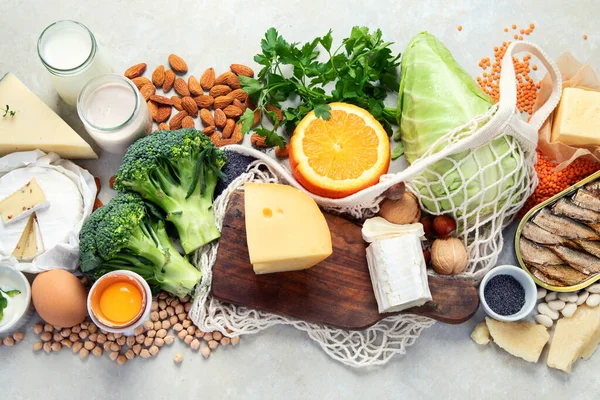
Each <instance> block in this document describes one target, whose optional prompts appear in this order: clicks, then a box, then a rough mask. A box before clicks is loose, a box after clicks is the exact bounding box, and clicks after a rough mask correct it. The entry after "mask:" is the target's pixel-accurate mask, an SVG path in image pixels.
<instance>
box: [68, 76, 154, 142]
mask: <svg viewBox="0 0 600 400" xmlns="http://www.w3.org/2000/svg"><path fill="white" fill-rule="evenodd" d="M77 113H78V114H79V118H81V121H83V125H84V126H85V129H86V130H87V131H88V133H89V134H90V136H91V137H92V138H93V139H94V140H95V141H96V143H98V145H99V146H100V147H102V148H103V149H104V150H106V151H108V152H110V153H117V154H123V153H125V150H127V147H129V145H131V144H132V143H133V142H135V141H136V140H137V139H138V138H140V137H142V136H144V135H147V134H149V133H150V132H151V131H152V118H151V116H150V111H149V110H148V106H147V105H146V102H145V101H144V98H143V97H142V94H141V93H140V91H139V90H138V88H137V87H136V86H135V85H134V84H133V82H132V81H130V80H129V79H127V78H125V77H123V76H121V75H117V74H107V75H102V76H98V77H96V78H94V79H92V80H90V81H89V82H88V83H87V84H86V85H85V86H84V87H83V89H82V90H81V93H80V94H79V98H78V99H77Z"/></svg>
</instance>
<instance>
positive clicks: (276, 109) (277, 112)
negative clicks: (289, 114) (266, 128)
mask: <svg viewBox="0 0 600 400" xmlns="http://www.w3.org/2000/svg"><path fill="white" fill-rule="evenodd" d="M267 111H272V112H274V113H275V116H276V117H277V120H279V122H281V121H283V114H282V113H281V110H280V109H279V107H275V106H274V105H272V104H268V105H267ZM267 115H269V114H267ZM269 119H271V116H270V115H269ZM271 122H275V121H271Z"/></svg>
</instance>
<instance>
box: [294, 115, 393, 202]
mask: <svg viewBox="0 0 600 400" xmlns="http://www.w3.org/2000/svg"><path fill="white" fill-rule="evenodd" d="M329 106H330V107H331V116H330V118H329V120H324V119H321V118H318V117H317V116H315V112H314V111H311V112H310V113H308V114H307V115H306V116H305V117H304V119H302V121H301V122H300V123H299V124H298V126H297V127H296V130H295V131H294V135H293V136H292V138H291V140H290V153H289V154H290V166H291V169H292V174H293V175H294V178H296V180H297V181H298V182H300V184H301V185H302V186H304V187H305V188H306V189H307V190H308V191H310V192H311V193H314V194H317V195H320V196H323V197H329V198H334V199H339V198H342V197H346V196H349V195H351V194H354V193H356V192H359V191H361V190H362V189H365V188H367V187H369V186H372V185H375V184H376V183H378V182H379V178H380V177H381V175H383V174H385V173H386V172H387V170H388V167H389V165H390V142H389V139H388V136H387V133H386V132H385V129H383V127H382V126H381V124H380V123H379V122H378V121H377V120H376V119H375V118H374V117H373V116H372V115H371V114H369V112H367V111H366V110H364V109H362V108H360V107H357V106H354V105H352V104H346V103H331V104H329Z"/></svg>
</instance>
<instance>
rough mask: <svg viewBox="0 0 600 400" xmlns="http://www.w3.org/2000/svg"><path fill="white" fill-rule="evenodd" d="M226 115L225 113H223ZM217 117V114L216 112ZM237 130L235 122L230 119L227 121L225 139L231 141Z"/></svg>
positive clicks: (224, 130) (224, 131) (224, 129)
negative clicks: (234, 131)
mask: <svg viewBox="0 0 600 400" xmlns="http://www.w3.org/2000/svg"><path fill="white" fill-rule="evenodd" d="M223 114H225V113H223ZM215 115H216V112H215ZM234 129H235V121H234V120H232V119H230V118H228V119H227V121H226V122H225V127H224V128H223V138H224V139H229V138H230V137H231V135H232V134H233V130H234Z"/></svg>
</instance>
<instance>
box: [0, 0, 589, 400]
mask: <svg viewBox="0 0 600 400" xmlns="http://www.w3.org/2000/svg"><path fill="white" fill-rule="evenodd" d="M598 10H600V1H592V0H587V1H574V2H566V1H562V0H532V1H528V2H522V1H474V0H462V1H458V0H446V1H435V0H402V1H383V0H379V1H377V0H365V1H361V2H357V1H352V2H350V1H339V0H328V1H322V0H321V1H316V0H303V1H299V0H294V1H276V2H274V1H263V0H255V1H233V0H230V1H192V0H185V1H184V0H181V1H180V0H171V1H157V0H146V1H143V2H142V1H118V2H117V1H111V0H107V1H88V0H79V1H77V0H44V1H34V0H0V75H3V74H4V73H5V72H8V71H12V72H14V73H15V74H16V75H17V76H18V77H19V78H20V79H21V80H23V81H24V82H25V84H27V85H28V86H29V87H30V88H31V89H32V90H33V91H34V92H35V93H37V94H38V95H39V96H40V97H41V98H42V99H43V100H44V101H46V103H48V104H49V105H50V106H51V107H52V108H53V109H55V110H56V111H57V112H58V113H59V114H60V115H61V116H62V117H63V118H64V119H65V120H66V121H67V122H69V123H70V124H71V125H72V126H73V127H74V128H75V129H76V130H77V131H78V132H80V133H81V134H82V136H84V137H86V136H85V132H84V129H83V126H82V124H81V122H80V121H79V119H78V117H77V114H76V112H75V111H74V110H73V109H72V108H70V107H69V106H67V105H65V104H64V103H62V102H60V101H59V100H58V98H57V95H56V94H55V92H54V90H53V89H52V86H51V83H50V79H49V77H48V75H47V74H46V71H45V70H44V68H43V66H42V65H41V63H40V62H39V60H38V57H37V54H36V41H37V38H38V35H39V34H40V32H41V31H42V29H43V28H44V27H45V26H47V25H48V24H50V23H52V22H54V21H56V20H60V19H75V20H78V21H81V22H83V23H84V24H86V25H87V26H88V27H89V28H90V29H91V30H92V31H93V32H94V33H95V34H96V36H97V38H98V39H99V41H100V43H101V44H102V45H104V46H105V47H106V48H107V49H109V50H110V52H111V53H112V57H113V63H114V66H115V68H116V70H117V71H123V70H124V69H125V68H127V67H128V66H130V65H132V64H135V63H138V62H147V63H148V64H149V65H150V66H156V65H158V64H161V63H166V57H167V55H168V54H169V53H171V52H174V53H177V54H180V55H181V56H183V57H184V58H185V59H186V60H187V62H188V64H189V65H190V67H191V69H192V71H194V74H195V75H196V76H198V75H199V74H200V73H201V72H202V71H203V69H204V68H206V67H208V66H214V67H215V68H216V69H217V70H218V71H219V70H225V68H227V67H228V66H229V64H230V63H235V62H240V63H249V62H250V61H251V60H252V56H253V55H254V54H255V53H257V52H258V51H259V49H260V47H259V41H260V38H261V37H262V35H263V34H264V32H265V31H266V29H267V28H269V27H270V26H275V27H277V28H278V29H279V30H280V32H281V33H283V34H284V35H285V37H286V38H287V39H288V40H290V41H305V40H308V39H312V38H314V37H315V36H316V35H320V34H324V33H325V32H327V30H328V29H329V28H333V30H334V34H335V38H336V40H340V39H341V38H342V37H344V36H345V35H347V34H348V33H349V31H350V28H351V27H352V26H353V25H368V26H369V27H371V28H376V27H378V28H381V29H382V30H383V33H384V36H385V38H386V39H387V40H390V41H393V42H395V43H396V44H395V45H394V48H395V49H396V50H398V51H402V50H403V48H404V46H405V45H406V44H407V43H408V40H409V39H410V38H411V37H412V36H413V35H415V34H417V33H419V32H421V31H424V30H428V31H430V32H432V33H434V34H436V35H437V36H438V37H440V38H441V39H442V40H443V41H444V42H445V43H446V44H447V45H448V47H449V48H450V49H451V51H452V52H453V53H454V55H455V57H456V58H457V59H458V60H459V61H460V63H461V64H462V65H463V66H465V67H466V68H467V69H468V70H469V71H470V72H471V73H472V74H478V73H480V70H479V69H478V67H477V63H478V62H479V60H480V58H481V57H491V56H493V47H494V46H495V45H498V44H500V43H501V42H502V41H504V40H510V39H511V35H509V34H506V33H504V32H503V28H504V27H507V26H510V25H511V24H513V23H514V24H517V25H518V26H519V27H521V26H526V25H528V24H529V23H532V22H533V23H535V24H536V29H535V31H534V33H533V34H532V35H531V36H530V37H529V39H530V40H531V41H533V42H535V43H538V44H540V45H541V46H543V48H544V49H545V50H546V51H547V53H548V54H549V55H550V56H552V57H557V56H558V55H559V54H561V53H563V52H565V51H571V52H572V53H573V54H574V55H575V56H576V57H577V58H579V59H581V60H582V61H591V62H592V64H593V65H594V66H595V67H598V66H599V65H598V63H599V62H600V50H599V49H598V44H599V43H600V24H599V23H598V19H597V12H598ZM458 25H462V26H463V30H462V31H461V32H459V31H458V30H457V26H458ZM511 34H512V31H511ZM583 34H587V35H588V36H589V39H588V40H587V41H584V40H583V38H582V35H583ZM250 64H251V65H253V66H255V65H254V64H253V63H250ZM255 67H256V66H255ZM0 104H2V99H0ZM40 129H44V127H43V126H40ZM118 163H119V159H118V157H109V156H106V155H103V156H102V158H101V159H100V160H99V161H98V162H85V163H83V164H84V165H85V166H87V167H89V168H90V170H91V171H92V172H93V173H95V174H97V175H100V176H101V178H103V182H104V184H105V187H104V188H103V193H102V195H101V198H102V199H104V200H106V199H107V198H108V197H109V196H110V192H109V190H108V188H107V187H106V182H107V178H108V177H109V176H110V175H112V174H113V172H114V171H115V169H116V168H117V166H118ZM513 237H514V228H513V229H508V230H507V231H506V234H505V238H506V242H507V245H506V247H505V250H504V253H503V255H502V257H501V258H502V259H501V262H502V263H514V256H513V254H512V250H511V247H510V245H509V243H510V242H511V241H512V239H513ZM482 318H483V314H482V313H481V311H480V312H479V313H478V314H477V316H476V317H474V318H473V319H472V320H470V321H468V322H467V323H465V324H463V325H460V326H448V325H444V324H436V325H435V326H434V327H432V328H430V329H427V330H426V331H425V332H424V333H423V334H422V337H421V338H420V339H419V340H418V341H417V342H416V344H415V345H414V346H412V347H410V348H409V349H408V352H407V354H406V355H403V356H396V357H395V358H394V359H393V360H392V361H391V362H390V363H389V364H387V365H386V366H383V367H377V368H371V369H364V370H354V369H351V368H348V367H345V366H343V365H341V364H339V363H337V362H335V361H333V360H331V359H330V358H329V357H328V356H327V355H325V353H324V352H322V351H321V349H320V348H319V346H317V345H316V344H315V343H314V342H312V341H311V340H310V339H309V338H308V336H307V335H306V334H304V333H303V332H300V331H297V330H295V329H293V328H290V327H277V328H272V329H269V330H267V331H265V332H262V333H260V334H258V335H254V336H249V337H244V338H242V341H241V344H240V345H239V346H238V347H237V348H231V347H229V348H226V349H219V350H217V351H216V352H215V353H213V354H212V355H211V357H210V359H208V360H204V359H203V358H202V357H201V356H200V354H198V353H193V352H191V351H190V350H188V349H185V348H184V347H183V345H182V344H179V343H176V344H174V345H173V346H172V347H170V348H164V349H163V350H162V351H161V353H160V354H159V355H158V357H156V358H153V359H149V360H141V359H139V360H135V362H129V363H128V364H126V365H125V366H124V367H118V366H117V365H116V364H115V363H113V362H111V361H110V360H109V359H108V358H107V357H104V358H101V359H97V358H93V357H90V358H89V359H87V360H85V361H82V360H80V359H79V358H78V357H74V356H73V355H72V354H71V352H70V351H62V352H60V353H59V354H51V355H46V354H34V353H33V352H32V351H31V345H32V344H33V342H34V334H33V332H32V331H31V327H29V328H28V330H27V335H26V339H25V341H24V342H23V343H21V344H19V345H18V346H16V347H13V348H7V347H1V348H0V398H1V399H11V400H15V399H65V398H72V399H108V398H110V399H137V398H140V399H142V398H143V399H201V398H202V399H300V398H316V399H339V398H342V399H346V398H357V399H396V398H407V399H408V398H410V399H462V398H477V399H478V398H490V399H505V398H508V397H510V398H512V399H530V398H545V399H554V398H566V397H567V396H569V398H576V399H588V398H597V395H598V393H599V392H600V381H599V380H598V375H597V371H598V368H600V355H595V356H594V357H593V358H592V359H591V360H589V361H587V362H579V363H578V364H577V365H576V366H575V368H574V369H573V373H572V374H571V375H566V374H564V373H562V372H559V371H555V370H551V369H549V368H547V367H546V366H545V364H544V362H543V361H541V362H540V363H538V364H530V363H527V362H524V361H523V360H520V359H517V358H513V357H512V356H510V355H508V354H506V353H505V352H503V351H502V350H500V349H499V348H497V347H495V346H487V347H478V346H477V345H475V344H474V343H473V342H472V341H471V339H470V338H469V334H470V332H471V330H472V328H473V327H474V325H475V324H476V323H477V322H479V321H481V320H482ZM177 351H181V352H182V353H183V354H184V361H183V363H182V364H181V365H179V366H177V365H174V363H173V361H172V357H173V355H174V354H175V352H177ZM544 359H545V356H544V355H543V356H542V360H544Z"/></svg>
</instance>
